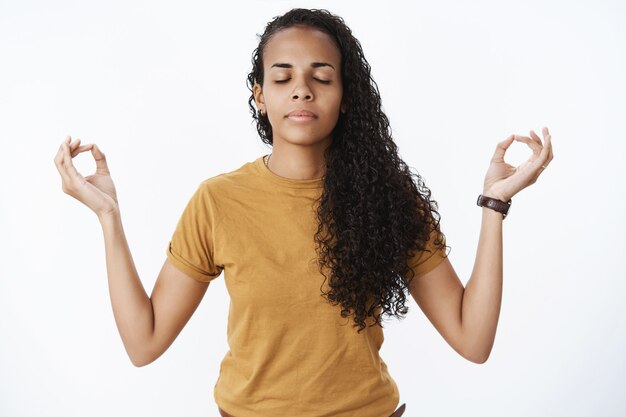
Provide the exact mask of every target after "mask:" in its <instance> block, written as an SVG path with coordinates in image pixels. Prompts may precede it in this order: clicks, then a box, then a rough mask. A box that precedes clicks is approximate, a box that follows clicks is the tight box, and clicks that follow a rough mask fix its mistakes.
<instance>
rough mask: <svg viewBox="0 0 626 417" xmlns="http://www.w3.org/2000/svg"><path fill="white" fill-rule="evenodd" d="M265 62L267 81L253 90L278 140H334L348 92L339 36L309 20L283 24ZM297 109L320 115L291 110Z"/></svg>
mask: <svg viewBox="0 0 626 417" xmlns="http://www.w3.org/2000/svg"><path fill="white" fill-rule="evenodd" d="M263 65H264V68H263V69H264V79H263V87H261V86H260V85H259V84H255V85H254V88H253V92H254V97H255V102H256V105H257V108H259V109H260V110H262V111H263V112H264V113H266V114H267V117H268V118H269V121H270V124H271V125H272V132H273V143H274V145H276V144H277V142H278V141H286V142H290V143H293V144H300V145H312V144H315V143H319V142H324V141H332V137H331V133H332V130H333V129H334V127H335V125H336V124H337V120H338V119H339V112H340V110H341V109H342V103H341V100H342V96H343V86H342V80H341V68H340V65H341V53H340V51H339V49H338V48H337V46H336V45H335V43H334V42H333V39H332V38H331V37H330V36H329V35H327V34H326V33H324V32H321V31H319V30H317V29H314V28H311V27H308V26H302V25H300V26H292V27H289V28H286V29H283V30H280V31H279V32H277V33H275V34H274V35H273V36H272V37H271V38H270V40H269V41H268V43H267V44H266V46H265V50H264V51H263ZM297 110H307V111H309V112H312V113H313V114H314V116H313V117H304V118H302V117H301V118H298V117H290V116H289V113H290V112H293V111H297ZM344 110H345V108H344Z"/></svg>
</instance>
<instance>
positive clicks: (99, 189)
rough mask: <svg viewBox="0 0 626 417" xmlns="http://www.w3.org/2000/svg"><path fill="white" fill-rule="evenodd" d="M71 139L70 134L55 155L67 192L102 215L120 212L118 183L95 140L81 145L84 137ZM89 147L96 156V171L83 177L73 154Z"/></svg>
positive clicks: (64, 190) (64, 189)
mask: <svg viewBox="0 0 626 417" xmlns="http://www.w3.org/2000/svg"><path fill="white" fill-rule="evenodd" d="M71 140H72V138H71V137H70V136H68V137H67V138H66V139H65V142H63V143H62V144H61V146H60V147H59V151H58V152H57V155H56V156H55V157H54V163H55V165H56V167H57V170H58V171H59V174H61V179H62V181H63V184H62V185H63V187H62V188H63V192H64V193H66V194H69V195H71V196H72V197H74V198H75V199H77V200H78V201H80V202H81V203H83V204H84V205H86V206H87V207H89V208H90V209H91V210H93V211H94V213H96V214H97V215H98V217H102V216H106V215H108V214H113V213H117V212H119V205H118V203H117V195H116V192H115V185H114V184H113V180H112V179H111V174H110V172H109V168H108V166H107V163H106V158H105V156H104V154H103V153H102V152H101V151H100V148H98V145H96V144H95V143H94V144H89V145H83V146H79V145H80V139H76V140H75V141H74V142H71ZM88 150H91V154H92V155H93V157H94V159H95V160H96V172H95V173H94V174H93V175H89V176H88V177H83V176H82V175H81V174H80V173H79V172H78V171H77V170H76V168H75V167H74V164H73V163H72V158H74V157H75V156H76V155H78V154H80V153H81V152H85V151H88Z"/></svg>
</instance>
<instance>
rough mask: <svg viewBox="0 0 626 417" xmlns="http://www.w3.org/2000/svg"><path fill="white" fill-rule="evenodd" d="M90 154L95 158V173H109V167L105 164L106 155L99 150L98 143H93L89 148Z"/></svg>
mask: <svg viewBox="0 0 626 417" xmlns="http://www.w3.org/2000/svg"><path fill="white" fill-rule="evenodd" d="M91 154H92V155H93V158H94V159H95V160H96V173H98V174H110V172H109V167H108V165H107V160H106V156H105V155H104V153H103V152H102V151H101V150H100V148H99V147H98V145H96V144H94V145H93V147H92V148H91Z"/></svg>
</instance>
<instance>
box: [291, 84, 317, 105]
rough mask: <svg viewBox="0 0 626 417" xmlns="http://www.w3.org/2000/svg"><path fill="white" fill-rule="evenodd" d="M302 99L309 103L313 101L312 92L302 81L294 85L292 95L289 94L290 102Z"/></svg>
mask: <svg viewBox="0 0 626 417" xmlns="http://www.w3.org/2000/svg"><path fill="white" fill-rule="evenodd" d="M303 97H304V100H307V101H311V100H312V99H313V92H312V91H311V89H310V88H309V86H308V85H307V83H306V82H304V81H302V82H300V83H298V84H297V85H296V88H294V90H293V93H291V99H292V100H300V99H301V98H303Z"/></svg>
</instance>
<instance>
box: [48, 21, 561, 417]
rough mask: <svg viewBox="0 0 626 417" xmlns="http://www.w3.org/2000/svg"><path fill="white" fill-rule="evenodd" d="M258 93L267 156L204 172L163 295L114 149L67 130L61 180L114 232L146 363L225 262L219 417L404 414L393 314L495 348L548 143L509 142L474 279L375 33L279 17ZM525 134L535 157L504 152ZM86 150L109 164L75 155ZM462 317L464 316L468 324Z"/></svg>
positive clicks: (471, 352)
mask: <svg viewBox="0 0 626 417" xmlns="http://www.w3.org/2000/svg"><path fill="white" fill-rule="evenodd" d="M247 81H248V87H249V88H250V90H251V93H252V94H251V96H250V100H249V105H250V109H251V111H252V117H253V118H254V120H255V121H256V124H257V129H258V132H259V136H260V137H261V140H262V141H263V142H264V143H266V144H269V145H272V152H271V154H269V155H265V156H263V157H259V158H257V159H256V160H254V161H252V162H248V163H246V164H244V165H243V166H241V167H240V168H238V169H236V170H234V171H231V172H227V173H223V174H220V175H217V176H214V177H212V178H209V179H207V180H205V181H203V182H202V183H201V184H200V186H199V187H198V189H197V190H196V192H195V194H194V195H193V196H192V198H191V200H190V201H189V203H188V205H187V207H186V208H185V210H184V212H183V214H182V216H181V218H180V220H179V222H178V225H177V227H176V230H175V232H174V234H173V236H172V239H171V241H170V244H169V246H168V248H167V251H166V255H167V257H166V260H165V263H164V265H163V268H162V270H161V272H160V274H159V277H158V279H157V281H156V284H155V287H154V290H153V292H152V295H151V297H150V298H149V297H148V296H147V294H146V292H145V290H144V289H143V286H142V284H141V281H140V279H139V277H138V275H137V272H136V270H135V267H134V265H133V260H132V256H131V253H130V250H129V248H128V245H127V242H126V238H125V235H124V231H123V229H122V223H121V217H120V212H119V207H118V203H117V198H116V193H115V187H114V185H113V182H112V180H111V176H110V173H109V170H108V167H107V163H106V159H105V156H104V154H103V153H102V152H101V151H100V149H99V148H98V146H97V145H95V144H89V145H80V139H78V140H76V141H71V137H68V138H67V140H66V141H65V142H64V143H63V144H62V145H61V147H60V149H59V152H58V154H57V156H56V158H55V163H56V166H57V168H58V170H59V173H60V174H61V176H62V180H63V191H64V192H66V193H67V194H69V195H71V196H73V197H75V198H77V199H78V200H79V201H81V202H83V203H84V204H85V205H87V206H88V207H89V208H90V209H92V210H93V211H94V212H95V213H96V214H97V215H98V218H99V220H100V223H101V225H102V228H103V232H104V238H105V250H106V263H107V272H108V280H109V289H110V293H111V302H112V304H113V310H114V315H115V320H116V323H117V326H118V329H119V332H120V335H121V337H122V340H123V342H124V346H125V348H126V350H127V353H128V355H129V357H130V359H131V361H132V362H133V364H135V365H136V366H143V365H146V364H149V363H151V362H152V361H154V360H156V359H157V358H158V357H159V356H160V355H161V354H163V352H164V351H165V350H166V349H167V348H168V347H169V346H170V345H171V343H172V342H173V341H174V339H175V338H176V337H177V335H178V334H179V333H180V331H181V330H182V328H183V327H184V325H185V324H186V323H187V321H188V320H189V318H190V316H191V315H192V314H193V312H194V311H195V309H196V307H197V306H198V304H199V303H200V301H201V299H202V297H203V295H204V294H205V292H206V290H207V287H208V285H209V283H210V282H211V281H212V280H213V279H215V278H217V277H218V276H220V275H221V273H222V271H224V279H225V280H226V286H227V289H228V292H229V295H230V299H231V308H230V312H229V318H228V343H229V347H230V350H229V352H228V353H227V354H226V355H225V357H224V359H223V361H222V363H221V367H220V376H219V378H218V381H217V383H216V385H215V391H214V395H215V400H216V402H217V404H218V409H219V412H220V414H221V415H222V416H236V417H253V416H254V417H256V416H263V417H269V416H287V415H289V416H340V417H343V416H380V417H386V416H389V415H390V413H391V416H400V415H402V414H403V413H404V410H405V404H402V405H401V406H400V407H399V408H398V409H397V410H395V411H394V409H395V408H396V406H397V405H398V402H399V391H398V388H397V386H396V384H395V382H394V380H393V379H392V378H391V376H390V375H389V373H388V371H387V366H386V364H385V362H384V361H383V360H382V358H381V357H380V356H379V350H380V347H381V345H382V342H383V332H382V324H381V317H382V316H383V315H388V316H396V317H398V318H401V317H402V316H403V315H405V314H406V313H407V312H408V308H407V307H406V305H405V302H406V296H405V294H406V293H407V292H410V294H411V296H412V297H413V298H414V299H415V301H416V302H417V304H418V305H419V306H420V308H421V309H422V311H423V312H424V314H425V315H426V316H427V317H428V319H429V320H430V321H431V322H432V323H433V325H434V326H435V327H436V328H437V330H438V331H439V332H440V333H441V335H442V336H443V337H444V339H445V340H446V341H447V342H448V343H449V344H450V345H451V346H452V347H453V348H454V349H455V350H456V351H457V352H458V353H459V354H460V355H462V356H463V357H465V358H467V359H468V360H470V361H472V362H476V363H483V362H484V361H486V360H487V358H488V356H489V353H490V351H491V347H492V346H493V341H494V338H495V331H496V325H497V321H498V316H499V310H500V302H501V290H502V221H503V219H504V217H505V216H506V213H507V210H508V206H509V205H510V203H511V197H513V196H514V195H515V194H516V193H517V192H519V191H520V190H522V189H523V188H525V187H527V186H528V185H530V184H532V183H534V182H535V181H536V179H537V177H538V176H539V175H540V173H541V170H542V169H545V168H546V166H547V164H548V163H549V162H550V161H551V160H552V157H553V156H552V147H551V142H550V135H549V133H548V130H547V128H544V129H543V135H544V141H545V142H543V143H542V141H541V139H540V138H539V137H538V136H537V135H536V134H535V133H534V132H533V131H531V132H530V135H531V136H530V137H525V136H518V135H511V136H510V137H508V138H507V139H506V140H504V141H502V142H500V143H498V145H497V147H496V151H495V154H494V157H493V159H492V161H491V165H490V166H489V169H488V171H487V174H486V177H485V181H484V184H483V193H482V195H481V196H480V198H479V202H478V203H479V205H481V206H483V209H482V211H483V217H482V227H481V232H480V238H479V243H478V253H477V256H476V263H475V265H474V271H473V274H472V278H471V279H470V281H469V282H468V284H467V288H464V287H463V285H462V283H461V281H460V280H459V278H458V276H457V275H456V273H455V271H454V269H453V267H452V265H451V264H450V261H449V259H448V258H447V253H446V251H445V248H446V244H445V236H444V235H443V233H442V232H441V230H440V227H439V219H440V216H439V213H438V212H437V203H436V202H435V201H433V200H430V195H431V193H430V191H429V189H428V188H427V187H426V186H425V185H424V183H423V181H422V179H421V177H420V176H419V175H417V174H414V173H412V172H411V171H410V170H409V167H408V166H407V165H406V164H405V163H404V162H403V161H402V159H401V158H400V157H399V156H398V151H397V147H396V145H395V144H394V142H393V140H392V137H391V133H390V128H389V121H388V119H387V117H386V116H385V114H384V113H383V112H382V110H381V99H380V95H379V92H378V89H377V86H376V83H375V82H374V81H373V79H372V78H371V76H370V66H369V64H368V63H367V61H366V59H365V57H364V54H363V51H362V48H361V45H360V43H359V42H358V40H357V39H355V38H354V37H353V36H352V34H351V31H350V29H349V28H348V27H347V26H346V25H345V24H344V22H343V20H342V19H341V18H340V17H338V16H335V15H332V14H331V13H329V12H328V11H326V10H307V9H293V10H291V11H289V12H288V13H286V14H284V15H282V16H278V17H276V18H274V19H273V20H272V21H271V22H269V23H268V25H267V27H266V28H265V32H264V33H263V35H262V36H261V38H260V43H259V45H258V48H257V49H256V50H255V51H254V54H253V68H252V71H251V72H250V74H249V75H248V80H247ZM514 140H518V141H520V142H524V143H526V144H527V145H528V146H529V147H530V148H531V149H532V150H533V155H532V156H531V157H530V158H529V159H528V161H526V162H525V163H524V164H522V165H520V166H519V167H517V168H516V167H513V166H511V165H508V164H506V163H505V162H504V159H503V157H504V154H505V152H506V149H507V148H508V147H509V146H510V145H511V143H512V142H513V141H514ZM87 150H90V151H91V153H92V155H93V157H94V158H95V160H96V166H97V169H96V173H95V174H94V175H92V176H89V177H86V178H83V177H82V176H81V175H80V174H79V173H78V172H77V171H76V169H75V168H74V167H73V164H72V158H73V157H75V156H76V155H78V154H79V153H81V152H84V151H87ZM461 317H463V320H462V325H461Z"/></svg>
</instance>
